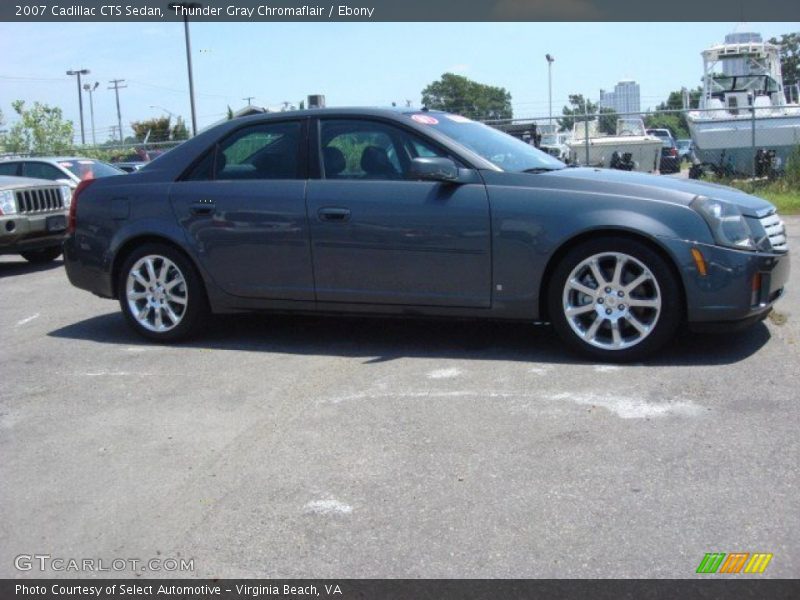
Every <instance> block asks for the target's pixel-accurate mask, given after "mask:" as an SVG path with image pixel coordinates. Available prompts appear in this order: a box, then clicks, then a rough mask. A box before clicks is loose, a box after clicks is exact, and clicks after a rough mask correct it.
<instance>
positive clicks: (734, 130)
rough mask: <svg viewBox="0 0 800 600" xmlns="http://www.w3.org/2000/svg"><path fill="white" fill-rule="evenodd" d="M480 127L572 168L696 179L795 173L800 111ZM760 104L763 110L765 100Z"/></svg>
mask: <svg viewBox="0 0 800 600" xmlns="http://www.w3.org/2000/svg"><path fill="white" fill-rule="evenodd" d="M759 100H760V97H757V98H756V105H755V106H754V107H753V106H744V107H736V106H735V105H733V106H723V105H722V103H721V102H720V106H719V107H714V108H710V109H702V110H701V109H688V110H663V111H655V112H653V111H648V112H635V113H613V112H601V113H599V114H577V115H566V116H558V117H556V116H553V118H552V119H550V118H549V117H546V116H545V117H535V118H527V119H512V120H502V121H500V120H494V121H484V122H485V123H486V124H488V125H491V126H492V127H496V128H498V129H500V130H502V131H505V132H507V133H509V134H511V135H513V136H515V137H518V138H519V139H522V140H523V141H526V142H528V143H531V144H534V145H536V146H537V147H539V148H541V149H542V150H544V151H546V152H548V153H549V154H551V155H553V156H555V157H557V158H559V159H561V160H563V161H565V162H567V163H571V164H576V165H581V166H595V167H605V168H616V169H623V170H635V171H643V172H650V173H661V174H674V175H676V176H684V177H692V178H697V177H700V176H702V175H703V174H706V173H710V174H713V175H714V176H716V177H724V178H735V177H739V178H741V177H747V178H779V177H782V176H783V175H785V173H786V171H787V169H790V168H793V169H800V107H798V106H791V105H789V106H780V107H778V106H771V105H767V106H764V105H759ZM765 100H766V101H767V103H768V102H769V101H768V100H767V99H766V98H765Z"/></svg>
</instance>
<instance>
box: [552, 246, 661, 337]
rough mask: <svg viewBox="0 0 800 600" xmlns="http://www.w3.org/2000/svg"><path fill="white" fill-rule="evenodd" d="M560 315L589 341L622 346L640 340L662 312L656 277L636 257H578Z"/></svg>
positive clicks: (605, 255) (568, 279)
mask: <svg viewBox="0 0 800 600" xmlns="http://www.w3.org/2000/svg"><path fill="white" fill-rule="evenodd" d="M562 305H563V310H564V316H565V317H566V319H567V323H569V326H570V327H571V328H572V330H573V331H574V332H575V333H576V334H577V335H578V337H579V338H581V339H582V340H583V341H585V342H586V343H588V344H591V345H592V346H595V347H597V348H601V349H603V350H623V349H625V348H630V347H632V346H636V345H637V344H639V343H641V342H642V341H643V340H644V339H645V338H647V336H648V335H650V333H651V332H652V331H653V329H654V328H655V326H656V323H657V322H658V317H659V315H660V314H661V290H660V289H659V287H658V281H656V278H655V276H654V275H653V274H652V273H651V272H650V269H648V268H647V267H646V266H645V265H644V264H643V263H642V262H641V261H640V260H638V259H636V258H634V257H633V256H630V255H628V254H623V253H620V252H603V253H601V254H595V255H593V256H590V257H588V258H586V259H585V260H583V261H581V262H580V263H579V264H578V266H576V267H575V268H574V269H573V270H572V272H571V273H570V274H569V277H568V278H567V281H566V283H565V284H564V291H563V294H562Z"/></svg>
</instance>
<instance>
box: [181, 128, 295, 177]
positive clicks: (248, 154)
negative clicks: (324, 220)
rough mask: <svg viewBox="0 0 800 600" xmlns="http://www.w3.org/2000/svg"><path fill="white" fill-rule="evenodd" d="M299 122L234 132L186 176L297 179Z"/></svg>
mask: <svg viewBox="0 0 800 600" xmlns="http://www.w3.org/2000/svg"><path fill="white" fill-rule="evenodd" d="M300 139H301V126H300V123H299V122H297V121H294V122H289V123H262V124H259V125H252V126H250V127H244V128H242V129H239V130H238V131H236V132H234V133H233V134H231V135H230V136H228V137H227V138H226V139H224V140H223V141H222V142H221V143H219V144H217V145H216V147H215V148H214V149H212V150H211V151H209V152H208V153H207V154H206V155H205V156H204V157H203V158H202V159H201V160H200V162H199V163H197V165H196V166H195V167H194V169H192V171H191V172H190V174H189V176H188V177H187V179H188V180H190V181H203V180H211V179H214V180H221V181H228V180H246V179H299V178H301V177H302V169H301V161H300V147H301V144H300Z"/></svg>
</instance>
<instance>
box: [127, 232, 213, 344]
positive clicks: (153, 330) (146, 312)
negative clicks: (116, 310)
mask: <svg viewBox="0 0 800 600" xmlns="http://www.w3.org/2000/svg"><path fill="white" fill-rule="evenodd" d="M117 289H118V291H119V303H120V306H121V308H122V312H123V314H124V315H125V318H126V320H127V321H128V324H129V325H130V326H131V327H132V328H133V329H134V330H135V331H136V332H137V333H139V334H140V335H142V336H144V337H147V338H150V339H152V340H156V341H161V342H174V341H177V340H180V339H184V338H186V337H189V336H191V335H193V334H195V333H197V332H198V331H199V330H200V328H201V327H202V326H203V325H204V324H205V321H206V317H207V316H208V302H207V300H206V296H205V290H204V289H203V285H202V282H201V280H200V277H199V275H198V273H197V271H196V269H195V268H194V265H192V264H191V263H190V262H189V260H188V259H187V258H186V257H185V256H184V255H183V254H182V253H181V252H179V251H177V250H175V249H174V248H172V247H170V246H167V245H163V244H146V245H144V246H141V247H140V248H137V249H136V250H135V251H134V252H133V253H132V254H130V255H129V256H128V257H127V258H126V259H125V262H124V264H123V265H122V269H120V275H119V281H118V287H117Z"/></svg>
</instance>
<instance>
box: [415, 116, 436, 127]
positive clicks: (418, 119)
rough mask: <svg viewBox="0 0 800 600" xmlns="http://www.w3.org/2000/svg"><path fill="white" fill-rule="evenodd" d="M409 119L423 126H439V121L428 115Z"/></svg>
mask: <svg viewBox="0 0 800 600" xmlns="http://www.w3.org/2000/svg"><path fill="white" fill-rule="evenodd" d="M411 118H412V119H414V120H415V121H416V122H417V123H422V124H423V125H438V124H439V119H437V118H435V117H431V116H430V115H411Z"/></svg>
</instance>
